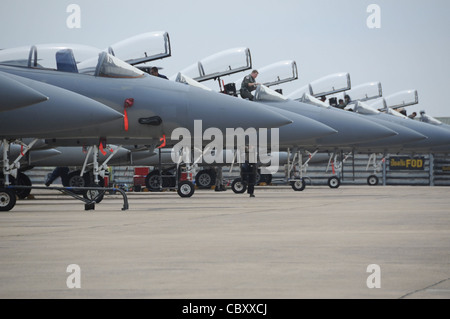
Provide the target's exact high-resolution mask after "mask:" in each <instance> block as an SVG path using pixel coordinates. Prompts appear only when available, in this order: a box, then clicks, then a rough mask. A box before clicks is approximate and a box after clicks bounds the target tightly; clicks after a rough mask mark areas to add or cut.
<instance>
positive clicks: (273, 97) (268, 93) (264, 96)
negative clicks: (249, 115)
mask: <svg viewBox="0 0 450 319" xmlns="http://www.w3.org/2000/svg"><path fill="white" fill-rule="evenodd" d="M255 100H256V101H274V102H278V101H286V100H287V98H286V97H284V96H283V95H281V94H280V93H278V92H276V91H274V90H272V89H269V88H268V87H267V86H264V85H258V87H257V88H256V91H255Z"/></svg>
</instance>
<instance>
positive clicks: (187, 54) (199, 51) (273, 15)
mask: <svg viewBox="0 0 450 319" xmlns="http://www.w3.org/2000/svg"><path fill="white" fill-rule="evenodd" d="M72 3H73V4H77V5H79V6H80V8H81V28H79V29H69V28H68V27H67V25H66V19H67V17H68V16H69V15H70V13H67V12H66V8H67V6H68V5H69V4H72ZM372 3H373V4H377V5H379V6H380V8H381V28H380V29H369V28H368V27H367V25H366V20H367V18H368V17H369V15H370V13H367V12H366V9H367V7H368V6H369V5H370V4H372ZM449 12H450V1H448V0H430V1H424V0H420V1H419V0H378V1H377V0H368V1H366V0H303V1H301V0H279V1H274V0H271V1H268V0H259V1H246V2H245V1H244V0H239V1H235V0H228V1H216V0H208V1H207V0H197V1H188V0H172V1H170V0H164V1H161V0H158V1H153V0H127V1H123V0H122V1H119V0H89V1H87V0H68V1H65V0H39V1H35V0H34V1H31V0H2V1H1V4H0V30H1V33H0V48H9V47H16V46H22V45H29V44H38V43H55V42H64V43H80V44H87V45H92V46H96V47H100V48H103V47H107V46H108V45H109V44H111V43H114V42H117V41H120V40H123V39H125V38H127V37H131V36H133V35H136V34H139V33H143V32H150V31H167V32H168V33H169V36H170V39H171V45H172V57H170V58H167V59H164V60H161V61H157V62H156V63H155V64H156V65H158V66H161V67H163V68H164V69H163V70H162V71H161V73H163V74H166V75H167V76H171V75H173V74H175V73H177V72H178V71H180V70H182V69H184V68H185V67H187V66H189V65H191V64H192V63H195V62H197V61H199V60H201V59H203V58H205V57H207V56H209V55H211V54H214V53H217V52H219V51H223V50H226V49H230V48H236V47H248V48H250V51H251V53H252V61H253V68H256V69H257V68H262V67H264V66H266V65H269V64H272V63H274V62H278V61H281V60H295V61H296V63H297V66H298V69H299V79H298V80H297V81H294V82H291V83H287V84H283V85H281V86H280V88H282V89H283V92H284V93H285V94H289V93H291V92H293V91H294V90H296V89H297V88H300V87H302V86H304V85H305V84H307V83H309V82H311V81H314V80H316V79H318V78H321V77H323V76H326V75H329V74H332V73H338V72H349V73H350V75H351V80H352V85H353V86H356V85H358V84H363V83H367V82H373V81H380V82H381V84H382V87H383V94H384V96H388V95H390V94H393V93H397V92H399V91H403V90H406V89H417V90H418V93H419V105H417V106H412V107H409V108H408V113H411V112H412V111H420V110H422V109H424V110H426V111H427V113H428V114H429V115H432V116H435V117H440V116H450V106H448V105H447V104H448V102H447V95H446V94H447V93H449V92H450V76H449V74H450V63H449V57H450V37H449V32H450V19H448V17H447V15H448V13H449ZM242 75H245V74H242ZM224 80H225V82H227V80H226V79H224ZM217 89H218V85H217Z"/></svg>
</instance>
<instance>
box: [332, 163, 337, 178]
mask: <svg viewBox="0 0 450 319" xmlns="http://www.w3.org/2000/svg"><path fill="white" fill-rule="evenodd" d="M331 168H332V169H333V175H336V171H335V170H334V162H333V164H331Z"/></svg>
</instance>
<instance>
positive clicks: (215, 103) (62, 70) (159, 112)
mask: <svg viewBox="0 0 450 319" xmlns="http://www.w3.org/2000/svg"><path fill="white" fill-rule="evenodd" d="M53 49H54V51H53V53H52V54H51V53H50V55H48V54H49V53H48V52H47V53H46V54H44V53H43V52H40V51H39V47H38V46H33V47H31V48H30V51H29V52H28V54H26V55H25V59H20V57H18V58H16V59H11V58H10V57H11V56H10V55H6V54H5V56H7V59H2V54H0V72H2V74H3V75H4V77H5V76H6V77H8V78H10V79H12V80H14V81H16V82H20V83H22V84H25V85H28V86H30V87H31V88H33V89H35V90H36V91H38V92H40V93H42V94H43V95H44V96H46V97H48V98H49V99H48V100H46V101H42V102H40V103H37V104H33V105H31V106H28V107H26V106H23V107H20V106H22V105H27V104H29V103H30V102H29V101H21V100H17V101H19V103H15V102H14V100H12V102H11V105H13V107H10V106H8V107H4V106H2V117H1V120H2V125H1V129H2V130H3V131H1V132H0V137H1V138H2V139H3V141H4V149H6V148H7V143H6V139H14V138H20V137H33V138H47V139H51V140H52V141H54V142H57V141H58V140H59V139H62V140H63V141H64V140H65V141H68V142H67V143H72V144H71V145H99V143H100V142H101V141H105V140H108V142H109V140H114V139H115V141H118V142H121V143H117V144H127V143H128V144H136V142H140V143H141V144H157V143H159V142H160V138H161V137H163V136H164V135H165V136H166V137H167V140H166V141H167V144H168V145H170V143H171V142H173V141H171V140H170V137H171V135H170V134H171V132H172V131H173V130H174V129H176V128H178V127H184V128H186V129H188V130H190V131H191V132H193V130H194V120H196V119H199V120H203V121H204V122H205V123H204V124H205V126H207V127H214V128H217V129H219V130H221V131H223V132H226V129H227V128H242V129H247V128H250V127H251V128H274V127H280V126H283V125H286V124H289V123H291V122H292V121H291V120H290V119H288V118H286V117H284V116H282V115H280V114H278V113H276V112H273V111H272V110H270V109H268V108H267V107H265V106H263V105H256V104H253V103H250V102H248V101H243V100H237V99H233V98H231V97H229V96H226V95H217V94H212V93H209V92H206V91H203V90H199V89H196V88H192V87H189V86H186V85H183V84H180V83H174V82H171V81H166V80H163V79H160V78H156V77H151V76H149V75H147V74H145V73H144V72H143V71H141V70H138V69H136V68H134V67H132V66H131V65H129V64H127V63H124V62H122V61H121V60H119V59H118V58H116V57H114V56H112V55H110V54H108V53H107V52H101V53H100V54H99V56H97V57H95V58H94V59H93V60H89V59H83V61H84V62H83V63H80V64H78V63H77V60H76V58H75V55H74V51H73V50H71V48H68V47H63V48H61V47H57V48H53ZM55 49H56V50H55ZM3 51H6V50H2V52H1V53H4V52H3ZM50 51H51V50H50ZM46 57H52V59H51V60H48V59H46ZM47 62H50V64H46V63H47ZM5 74H7V75H5ZM4 77H2V81H6V79H5V78H4ZM12 80H11V81H12ZM14 86H16V87H18V85H15V82H14ZM32 96H33V94H32ZM36 96H38V95H35V96H34V98H36ZM34 98H33V97H32V101H31V102H33V99H34ZM41 98H42V97H41V96H38V97H37V99H38V100H40V99H41ZM46 103H47V104H46ZM44 105H51V106H52V107H51V108H49V109H48V112H46V111H47V110H45V109H44ZM61 105H63V106H67V105H68V106H69V107H67V108H63V107H61ZM73 105H76V107H77V110H78V112H72V111H73V108H71V107H72V106H73ZM38 106H40V107H41V111H42V112H36V111H35V110H34V109H33V110H32V109H31V108H34V107H38ZM58 106H59V108H58ZM19 107H20V108H19ZM95 107H97V108H98V107H103V109H104V111H105V112H101V115H102V117H98V116H96V115H100V113H96V112H95ZM29 108H30V110H28V109H29ZM27 111H29V112H27ZM108 111H109V113H108ZM15 112H22V113H15ZM61 113H65V116H64V118H61V117H60V115H61ZM55 114H56V115H58V116H55ZM105 114H106V116H105ZM111 117H113V118H114V120H111ZM81 118H82V119H83V121H84V122H83V123H80V122H81ZM63 119H64V120H63ZM41 120H42V121H41ZM108 120H109V121H108ZM22 123H24V124H26V127H24V128H23V131H22V130H19V129H17V127H20V125H21V124H22ZM10 129H11V131H10ZM328 132H329V129H328ZM225 135H226V134H224V136H225ZM208 142H209V141H205V142H204V143H205V144H206V143H208ZM5 157H7V154H6V152H4V160H6V162H8V159H7V158H5ZM6 166H7V165H4V173H5V175H8V174H9V170H8V169H6ZM8 166H9V165H8ZM5 206H6V205H5Z"/></svg>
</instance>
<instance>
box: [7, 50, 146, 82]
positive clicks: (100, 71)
mask: <svg viewBox="0 0 450 319" xmlns="http://www.w3.org/2000/svg"><path fill="white" fill-rule="evenodd" d="M0 64H6V65H12V66H21V67H29V68H35V69H46V70H55V71H60V72H71V73H81V74H87V75H94V76H101V77H114V78H135V77H141V76H143V74H144V72H143V71H141V70H139V69H137V68H135V67H133V66H131V65H129V64H128V63H126V62H123V61H122V60H120V59H118V58H116V57H114V56H112V55H110V54H108V53H107V52H104V51H103V52H102V51H101V50H100V49H97V48H94V47H89V46H84V45H56V44H44V45H33V46H31V47H20V48H13V49H5V50H1V51H0Z"/></svg>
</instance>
